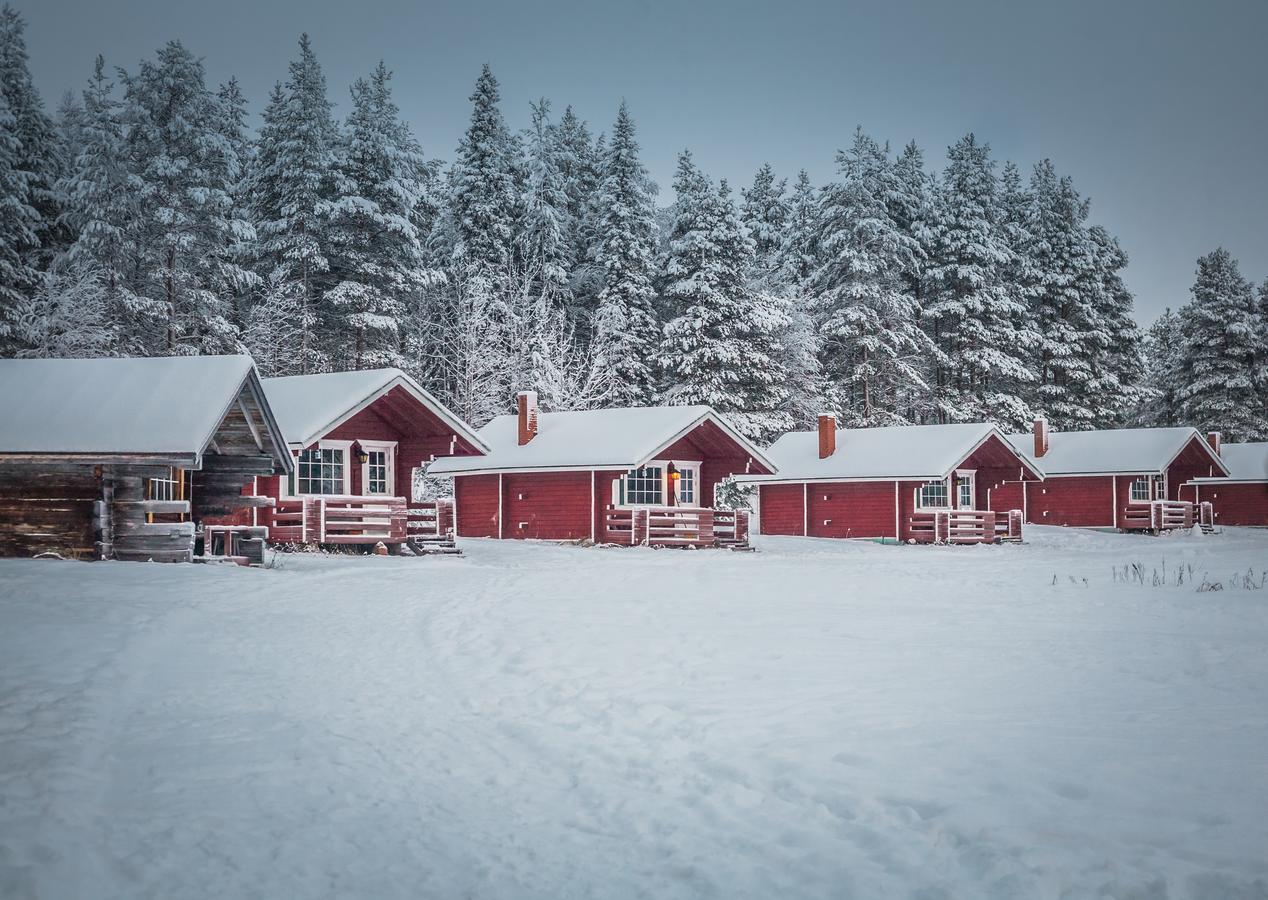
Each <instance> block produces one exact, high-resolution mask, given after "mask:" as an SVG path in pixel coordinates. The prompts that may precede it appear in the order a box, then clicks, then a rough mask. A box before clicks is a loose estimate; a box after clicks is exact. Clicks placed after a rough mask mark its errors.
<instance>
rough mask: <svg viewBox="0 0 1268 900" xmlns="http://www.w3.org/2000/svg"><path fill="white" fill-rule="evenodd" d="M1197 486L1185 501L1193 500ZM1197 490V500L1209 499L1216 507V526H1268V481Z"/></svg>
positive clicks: (1200, 487) (1233, 483)
mask: <svg viewBox="0 0 1268 900" xmlns="http://www.w3.org/2000/svg"><path fill="white" fill-rule="evenodd" d="M1194 487H1195V486H1190V487H1188V488H1186V489H1185V492H1184V493H1185V496H1184V499H1186V500H1191V499H1193V492H1194ZM1196 487H1197V499H1198V500H1199V501H1208V500H1209V501H1210V503H1211V505H1212V506H1213V507H1214V508H1215V524H1216V525H1268V482H1264V481H1258V482H1236V481H1231V482H1229V483H1228V484H1203V485H1198V486H1196Z"/></svg>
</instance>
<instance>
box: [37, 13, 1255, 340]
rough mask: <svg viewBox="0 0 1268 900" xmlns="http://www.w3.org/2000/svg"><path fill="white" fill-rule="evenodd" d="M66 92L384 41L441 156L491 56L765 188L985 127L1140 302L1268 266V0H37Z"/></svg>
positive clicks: (358, 50) (269, 80)
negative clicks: (1213, 269) (1112, 262)
mask: <svg viewBox="0 0 1268 900" xmlns="http://www.w3.org/2000/svg"><path fill="white" fill-rule="evenodd" d="M16 6H17V7H18V9H20V10H21V11H22V12H23V14H24V15H25V17H26V19H27V23H28V31H27V39H28V47H29V50H30V54H31V65H32V69H33V72H34V75H35V79H36V83H37V84H38V86H39V88H40V90H41V91H42V93H43V95H44V99H45V103H46V105H47V106H48V107H49V108H50V110H51V109H53V108H54V107H55V106H56V103H57V100H58V98H59V97H60V96H61V95H62V93H63V92H65V91H66V90H69V89H75V90H78V89H79V88H80V86H81V85H82V84H83V83H84V80H85V79H86V78H87V77H88V75H89V74H90V73H91V71H92V60H93V58H94V57H95V55H96V54H97V53H103V54H104V55H105V56H106V59H107V61H108V62H109V63H111V64H115V65H122V66H124V67H125V68H132V67H134V66H135V65H136V63H137V61H138V60H139V59H140V58H142V57H143V56H149V55H151V54H152V53H153V51H154V50H155V49H156V48H157V47H159V46H160V45H161V44H162V43H164V42H165V41H167V40H169V39H171V38H179V39H181V40H182V41H184V42H185V44H186V45H187V46H188V47H189V48H190V49H191V50H193V51H194V52H195V53H197V54H199V55H201V56H202V57H203V58H204V60H205V62H206V66H207V71H208V76H209V79H210V80H212V81H213V82H219V81H223V80H225V79H227V78H228V77H229V76H230V75H236V76H237V77H238V80H239V81H240V82H241V84H242V86H243V89H244V90H245V91H246V93H247V95H248V97H249V98H250V99H251V102H252V111H253V113H255V114H256V115H258V113H259V111H260V109H261V108H262V106H263V103H264V100H265V99H266V95H267V91H268V89H269V87H270V86H271V85H272V84H273V82H275V81H277V80H279V79H281V78H283V77H284V76H285V74H286V64H287V62H288V60H290V59H291V58H292V57H293V56H294V53H295V42H296V39H297V38H298V36H299V33H300V32H302V31H307V32H308V33H309V34H310V35H311V36H312V39H313V44H314V47H315V49H316V52H317V54H318V56H319V58H320V60H321V62H322V65H323V66H324V67H325V70H326V76H327V79H328V81H329V84H330V89H331V96H332V98H333V99H334V100H335V101H336V102H337V104H338V111H339V112H340V114H342V113H344V112H346V110H347V107H348V103H347V96H348V95H347V87H348V85H349V84H350V83H351V81H352V80H353V79H354V78H355V77H357V76H359V75H362V74H365V73H368V72H369V71H370V70H371V69H372V68H373V67H374V65H375V64H376V63H377V62H378V61H379V60H380V59H382V60H384V61H385V62H386V63H387V65H388V67H389V68H391V69H392V70H393V71H394V73H395V77H394V84H395V88H396V97H397V101H398V103H399V104H400V107H401V109H402V111H403V113H404V115H405V116H406V117H407V118H408V120H409V121H410V122H411V123H412V124H413V126H414V129H415V132H416V133H417V135H418V137H419V139H420V140H421V142H422V143H423V146H424V149H425V151H426V152H427V153H428V154H429V155H431V156H439V157H442V158H445V159H449V158H452V156H453V151H454V147H455V145H456V144H457V141H458V138H459V136H460V134H461V132H462V129H463V128H464V127H465V125H466V120H467V115H468V110H469V103H468V100H467V97H468V95H469V94H470V92H471V87H472V85H473V83H474V81H475V78H476V76H477V75H478V73H479V70H480V65H481V63H483V62H486V61H487V62H489V63H490V64H491V65H492V66H493V71H494V73H495V74H496V75H497V77H498V79H499V80H500V81H501V84H502V96H503V110H504V112H505V114H506V115H507V118H508V120H509V122H510V124H511V125H512V127H516V128H519V127H523V126H525V125H526V124H527V120H528V104H529V101H530V100H532V99H534V98H536V97H539V96H545V97H549V98H550V99H551V100H552V101H553V102H554V104H555V108H556V110H557V111H558V112H562V110H563V107H564V106H565V105H566V104H569V103H570V104H572V105H573V106H574V107H575V108H576V109H577V110H578V112H579V113H580V114H581V115H582V116H583V117H584V118H586V119H587V120H588V121H589V122H590V123H591V124H592V126H594V128H595V130H603V129H607V128H608V127H609V126H610V123H611V121H612V118H613V117H614V115H615V112H616V108H617V105H618V104H619V102H620V100H621V98H625V99H626V100H627V101H628V102H629V104H630V108H631V111H632V112H633V115H634V117H635V121H636V123H637V125H638V130H639V139H640V141H641V143H642V145H643V152H644V159H645V161H646V163H647V165H648V167H649V168H650V169H651V171H652V175H653V176H654V177H655V178H656V180H657V181H658V182H659V183H660V184H661V186H662V202H668V201H669V200H670V199H672V196H671V192H670V189H669V184H670V179H671V177H672V174H673V167H674V159H675V156H676V154H677V153H678V151H679V150H681V149H682V148H684V147H689V148H691V149H692V151H693V152H694V153H695V156H696V159H697V161H698V163H699V164H700V165H701V166H703V167H704V168H705V169H706V170H707V171H708V172H709V173H710V174H711V175H714V176H715V177H726V178H729V179H731V180H732V182H734V183H736V184H737V185H739V186H742V185H746V184H747V183H748V182H749V181H750V180H751V178H752V174H753V171H754V170H755V169H756V168H757V167H758V166H759V165H761V163H763V162H766V161H769V162H770V163H771V164H772V165H774V166H775V167H776V169H777V170H778V171H779V173H780V174H781V175H788V176H792V175H795V173H796V170H797V169H799V168H803V167H804V168H806V169H807V170H809V172H810V174H811V175H812V177H813V178H814V179H815V181H816V183H821V182H822V181H824V180H826V179H827V178H828V177H830V176H831V175H832V173H833V168H834V166H833V157H834V154H835V151H836V150H837V149H838V148H839V147H841V146H843V145H845V144H846V143H847V142H848V140H849V136H850V134H851V133H852V132H853V130H854V127H855V125H860V124H861V125H862V126H863V127H864V129H866V130H867V131H868V132H870V133H871V134H872V135H873V136H875V137H877V138H878V139H883V140H888V141H890V142H891V144H893V145H894V146H895V147H899V146H901V145H902V144H904V143H906V142H907V141H908V140H910V139H913V138H914V139H915V140H916V141H917V143H919V144H920V145H921V146H922V147H923V148H924V149H925V151H926V157H927V159H928V160H929V162H930V164H931V165H936V166H938V167H941V165H942V161H943V154H944V152H945V149H946V147H947V145H948V144H950V143H952V142H953V141H955V140H956V139H957V138H958V137H959V136H961V135H962V134H963V133H965V132H967V131H974V132H976V133H977V134H978V136H979V137H980V138H982V139H984V140H986V141H987V142H988V143H990V145H991V146H992V148H993V150H994V152H995V155H996V157H997V158H998V159H1001V160H1002V159H1014V160H1016V161H1017V162H1019V163H1020V164H1021V165H1022V166H1023V167H1024V168H1025V169H1027V170H1028V169H1029V167H1030V165H1031V164H1032V163H1034V162H1035V161H1036V160H1038V159H1040V158H1042V157H1045V156H1046V157H1050V158H1051V159H1052V160H1053V161H1054V162H1055V164H1056V166H1057V168H1058V169H1059V170H1060V171H1062V172H1064V173H1068V174H1071V175H1073V176H1074V179H1075V183H1076V185H1077V186H1078V188H1079V189H1080V190H1081V191H1082V192H1083V193H1084V195H1085V196H1090V197H1091V198H1092V201H1093V203H1092V217H1093V220H1094V221H1097V222H1100V223H1102V224H1104V225H1105V226H1107V227H1108V228H1109V229H1110V230H1111V231H1112V232H1114V233H1115V234H1116V235H1118V236H1119V238H1120V239H1121V240H1122V242H1123V245H1124V247H1125V249H1126V250H1127V252H1128V254H1129V256H1130V258H1131V264H1130V266H1129V267H1128V270H1127V281H1128V284H1129V286H1130V287H1131V288H1132V290H1133V291H1134V292H1135V294H1136V304H1137V317H1138V318H1139V319H1140V320H1141V321H1142V322H1144V323H1148V322H1149V321H1150V320H1152V319H1153V317H1154V316H1156V315H1157V314H1158V313H1159V312H1160V311H1161V310H1162V308H1163V307H1164V306H1168V305H1169V306H1173V307H1174V306H1178V305H1180V304H1183V303H1184V302H1185V301H1186V300H1187V298H1188V294H1189V286H1190V284H1191V283H1192V281H1193V270H1194V264H1195V260H1196V259H1197V257H1198V256H1199V255H1201V254H1203V253H1206V252H1208V251H1209V250H1211V249H1213V248H1215V247H1216V246H1220V245H1223V246H1224V247H1227V248H1228V249H1229V250H1230V251H1231V252H1232V253H1233V254H1234V255H1235V256H1237V257H1238V258H1239V259H1240V260H1241V263H1242V271H1243V273H1244V274H1245V275H1246V276H1247V277H1249V278H1251V279H1253V280H1255V281H1256V282H1259V281H1261V280H1262V279H1263V278H1264V277H1265V276H1266V275H1268V176H1266V175H1265V171H1264V166H1265V160H1266V159H1268V98H1265V83H1266V81H1268V78H1266V76H1268V67H1266V66H1265V56H1264V52H1265V47H1266V46H1268V0H1245V2H1228V0H1223V2H1196V0H1194V2H1189V3H1180V2H1174V0H1148V2H1146V0H1130V2H1128V0H1110V2H1106V0H1099V2H1086V0H1050V2H1047V3H1044V4H1039V3H1024V2H1021V0H1018V2H1003V0H1001V2H988V0H956V2H938V0H930V2H927V3H908V2H876V3H866V4H862V3H845V2H831V0H824V2H813V0H806V2H801V0H781V2H772V3H745V2H741V0H729V2H728V0H713V2H698V3H688V2H682V3H674V2H664V3H662V2H641V0H624V2H614V3H604V2H598V0H590V2H585V0H577V2H553V3H546V2H526V0H508V2H446V3H434V2H404V0H395V2H363V3H359V2H349V0H342V2H336V0H286V2H274V0H221V2H207V0H204V2H197V3H187V2H180V0H131V2H129V0H118V2H108V3H103V2H101V0H39V2H34V0H17V2H16Z"/></svg>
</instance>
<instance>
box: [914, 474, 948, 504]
mask: <svg viewBox="0 0 1268 900" xmlns="http://www.w3.org/2000/svg"><path fill="white" fill-rule="evenodd" d="M920 505H921V506H922V507H927V508H933V509H945V508H946V507H947V506H948V505H949V504H948V502H947V483H946V482H945V481H930V482H926V483H925V484H924V485H923V486H922V487H921V488H920Z"/></svg>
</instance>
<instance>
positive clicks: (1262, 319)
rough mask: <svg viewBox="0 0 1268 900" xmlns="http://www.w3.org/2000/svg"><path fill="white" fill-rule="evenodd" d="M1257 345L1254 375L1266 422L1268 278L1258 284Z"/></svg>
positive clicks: (1267, 412)
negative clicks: (1258, 353)
mask: <svg viewBox="0 0 1268 900" xmlns="http://www.w3.org/2000/svg"><path fill="white" fill-rule="evenodd" d="M1259 347H1260V351H1261V352H1260V355H1259V359H1258V360H1257V361H1256V367H1255V377H1256V378H1257V379H1258V381H1259V399H1260V410H1261V415H1262V416H1263V418H1264V421H1265V422H1268V278H1265V279H1264V281H1263V283H1262V284H1261V285H1260V286H1259Z"/></svg>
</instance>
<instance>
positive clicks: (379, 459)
mask: <svg viewBox="0 0 1268 900" xmlns="http://www.w3.org/2000/svg"><path fill="white" fill-rule="evenodd" d="M387 471H388V470H387V451H386V450H367V451H366V461H365V485H364V487H365V492H366V493H367V494H386V493H388V474H387Z"/></svg>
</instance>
